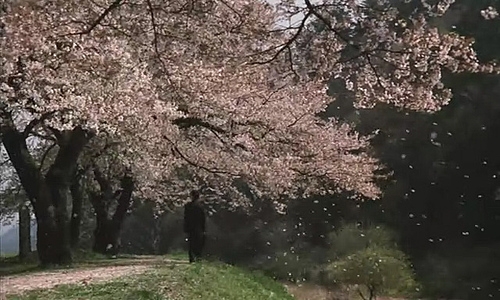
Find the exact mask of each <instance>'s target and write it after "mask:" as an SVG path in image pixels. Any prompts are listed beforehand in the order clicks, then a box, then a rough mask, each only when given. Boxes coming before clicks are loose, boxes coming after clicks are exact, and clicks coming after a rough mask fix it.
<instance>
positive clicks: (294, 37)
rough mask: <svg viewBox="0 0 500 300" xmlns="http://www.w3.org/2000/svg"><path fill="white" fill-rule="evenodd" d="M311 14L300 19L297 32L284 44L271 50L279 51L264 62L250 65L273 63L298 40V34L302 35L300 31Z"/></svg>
mask: <svg viewBox="0 0 500 300" xmlns="http://www.w3.org/2000/svg"><path fill="white" fill-rule="evenodd" d="M312 13H313V12H312V11H308V12H307V13H306V14H305V16H304V19H302V21H301V22H300V25H299V26H298V28H297V32H295V34H294V35H293V36H292V37H291V38H290V39H289V40H288V41H287V42H286V43H284V44H282V45H280V46H278V47H273V49H276V48H279V50H278V51H276V53H274V55H273V56H272V57H271V58H270V59H267V60H265V61H258V62H254V63H252V64H254V65H264V64H267V63H270V62H272V61H274V60H275V59H276V58H277V57H278V56H279V55H280V54H281V53H282V52H283V51H285V50H287V49H290V47H291V45H292V44H293V43H294V42H295V41H296V40H297V39H298V38H299V36H300V34H301V33H302V30H304V28H305V26H306V22H307V20H308V19H309V17H310V16H311V14H312ZM269 50H270V49H267V50H264V51H263V52H262V53H265V52H268V51H269Z"/></svg>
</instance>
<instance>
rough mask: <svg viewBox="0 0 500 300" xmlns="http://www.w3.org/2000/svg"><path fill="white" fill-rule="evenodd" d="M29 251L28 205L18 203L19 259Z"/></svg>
mask: <svg viewBox="0 0 500 300" xmlns="http://www.w3.org/2000/svg"><path fill="white" fill-rule="evenodd" d="M30 253H31V215H30V209H29V206H28V205H26V204H25V203H22V204H20V205H19V259H20V260H21V261H24V260H26V258H27V257H28V256H29V254H30Z"/></svg>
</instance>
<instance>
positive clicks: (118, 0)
mask: <svg viewBox="0 0 500 300" xmlns="http://www.w3.org/2000/svg"><path fill="white" fill-rule="evenodd" d="M122 2H123V0H115V1H113V3H111V5H110V6H108V7H107V8H106V9H105V10H104V11H103V12H102V14H101V15H100V16H99V17H98V18H97V19H95V21H94V22H92V24H90V26H89V27H88V28H87V29H85V30H83V31H80V32H75V33H70V34H68V35H84V34H89V33H90V32H92V30H94V28H96V27H97V26H98V25H99V24H100V23H101V22H102V20H104V18H106V16H107V15H109V14H110V13H111V12H112V11H113V10H115V9H116V8H118V7H119V6H120V5H121V4H122Z"/></svg>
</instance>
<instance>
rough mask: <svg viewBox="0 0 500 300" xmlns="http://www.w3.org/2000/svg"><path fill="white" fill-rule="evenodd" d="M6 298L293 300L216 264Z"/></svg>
mask: <svg viewBox="0 0 500 300" xmlns="http://www.w3.org/2000/svg"><path fill="white" fill-rule="evenodd" d="M7 299H12V300H13V299H16V300H28V299H45V300H56V299H61V300H62V299H68V300H72V299H74V300H76V299H96V300H108V299H109V300H111V299H125V300H127V299H130V300H132V299H137V300H146V299H148V300H167V299H168V300H192V299H206V300H232V299H238V300H261V299H269V300H293V299H294V298H293V297H292V296H290V295H289V294H288V293H287V292H286V289H285V287H284V286H283V285H282V284H280V283H278V282H275V281H274V280H272V279H270V278H268V277H266V276H264V275H262V274H260V273H255V272H249V271H245V270H242V269H240V268H237V267H233V266H229V265H225V264H222V263H217V262H201V263H196V264H175V263H173V264H168V265H165V264H164V265H162V266H156V267H155V268H154V269H153V270H151V271H149V272H147V273H145V274H142V275H135V276H131V277H122V278H119V279H116V280H115V281H112V282H107V283H96V284H90V285H87V286H83V285H62V286H58V287H56V288H54V289H51V290H39V291H32V292H28V293H26V294H23V295H11V296H8V297H7Z"/></svg>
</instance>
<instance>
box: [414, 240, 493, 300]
mask: <svg viewBox="0 0 500 300" xmlns="http://www.w3.org/2000/svg"><path fill="white" fill-rule="evenodd" d="M498 246H499V245H498V244H496V245H491V246H490V247H484V246H483V247H480V246H476V247H473V248H471V249H466V248H465V247H454V248H453V249H451V247H445V248H443V249H441V251H436V252H434V253H432V254H428V255H426V256H425V257H423V258H422V259H421V260H420V261H417V262H416V263H415V268H416V271H417V275H418V277H419V281H420V282H422V285H423V296H427V297H440V298H450V299H451V298H457V297H460V298H461V299H483V298H484V299H487V298H494V295H495V294H496V293H497V292H498V288H499V282H498V280H497V276H498V275H497V274H498V264H499V263H500V250H499V249H500V248H499V247H498Z"/></svg>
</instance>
